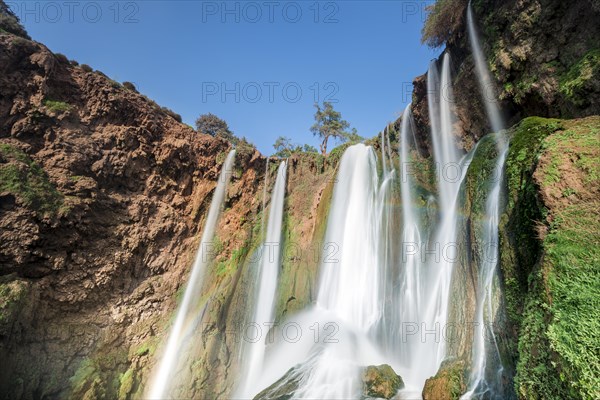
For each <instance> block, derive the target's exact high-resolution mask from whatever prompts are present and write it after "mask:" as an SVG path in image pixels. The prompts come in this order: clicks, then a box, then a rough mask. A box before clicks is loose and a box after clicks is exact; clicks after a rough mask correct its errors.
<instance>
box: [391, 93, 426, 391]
mask: <svg viewBox="0 0 600 400" xmlns="http://www.w3.org/2000/svg"><path fill="white" fill-rule="evenodd" d="M409 135H410V136H412V113H411V109H410V104H409V105H408V106H407V107H406V108H405V109H404V112H403V114H402V125H401V129H400V171H401V173H400V195H401V199H402V222H403V230H402V244H401V249H400V254H401V256H402V259H401V265H402V269H401V273H400V276H401V278H400V290H399V293H398V295H399V296H400V300H399V302H398V307H399V310H398V313H399V321H398V322H399V324H397V326H395V329H396V330H397V332H398V333H402V332H403V329H406V328H407V327H408V325H409V324H411V325H412V324H416V325H420V324H419V321H420V320H421V305H422V297H421V296H422V294H421V292H422V286H423V282H422V279H421V262H420V257H419V254H420V253H419V251H418V249H420V247H421V244H422V241H421V229H422V228H421V226H420V224H419V218H418V216H417V211H416V209H415V202H416V199H415V198H414V195H415V191H414V183H413V179H412V174H413V173H414V171H413V169H412V167H413V164H412V163H411V159H410V154H409V151H410V146H409ZM403 339H404V340H402V338H396V340H395V342H396V343H395V344H396V345H399V353H400V362H401V363H402V364H403V365H404V367H405V370H406V371H407V372H405V377H406V378H405V379H406V381H407V382H410V383H413V382H417V381H418V380H419V379H420V378H419V375H420V373H421V372H423V373H424V374H425V375H427V374H429V372H424V371H423V369H424V368H414V369H413V370H412V371H411V368H410V366H414V365H415V364H414V363H415V361H416V360H417V358H421V359H422V357H427V356H426V355H425V353H426V349H425V348H424V347H425V346H423V343H422V342H421V340H420V335H406V337H404V338H403ZM403 342H404V343H403ZM422 361H423V362H422V364H421V365H422V366H425V365H427V364H428V363H427V362H426V361H424V360H423V359H422ZM434 373H435V371H434ZM429 376H430V375H429ZM417 385H418V383H417Z"/></svg>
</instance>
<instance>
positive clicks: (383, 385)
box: [362, 364, 404, 399]
mask: <svg viewBox="0 0 600 400" xmlns="http://www.w3.org/2000/svg"><path fill="white" fill-rule="evenodd" d="M362 381H363V395H364V396H366V397H377V398H382V399H391V398H392V397H394V396H395V395H396V393H398V391H399V390H400V389H402V388H403V387H404V381H402V378H401V377H400V375H398V374H396V372H394V370H393V369H392V367H390V366H389V365H387V364H383V365H379V366H375V365H370V366H368V367H366V368H365V369H364V371H363V374H362Z"/></svg>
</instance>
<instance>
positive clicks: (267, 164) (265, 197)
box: [260, 157, 271, 235]
mask: <svg viewBox="0 0 600 400" xmlns="http://www.w3.org/2000/svg"><path fill="white" fill-rule="evenodd" d="M270 161H271V159H270V158H269V157H267V162H266V166H265V184H264V186H263V198H262V218H261V223H260V233H261V235H264V233H265V208H266V205H267V187H269V162H270Z"/></svg>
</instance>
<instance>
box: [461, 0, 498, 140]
mask: <svg viewBox="0 0 600 400" xmlns="http://www.w3.org/2000/svg"><path fill="white" fill-rule="evenodd" d="M467 30H468V31H469V42H470V44H471V51H472V53H473V59H474V60H475V70H476V72H477V78H478V81H479V89H480V90H481V96H482V98H483V104H485V110H486V113H487V116H488V119H489V121H490V124H491V125H492V131H494V132H500V131H501V130H502V129H504V123H503V121H502V116H501V114H500V110H499V109H498V103H497V100H498V99H497V97H496V90H495V85H494V83H493V82H492V79H491V77H490V71H489V70H488V68H487V65H486V62H485V57H484V55H483V52H482V51H481V45H480V44H479V37H478V35H477V31H476V30H475V23H474V22H473V10H472V8H471V2H469V6H468V8H467ZM490 92H491V93H490Z"/></svg>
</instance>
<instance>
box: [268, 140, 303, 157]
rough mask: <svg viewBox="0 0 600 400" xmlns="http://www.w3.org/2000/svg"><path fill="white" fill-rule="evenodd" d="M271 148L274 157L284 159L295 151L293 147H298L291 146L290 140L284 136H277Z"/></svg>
mask: <svg viewBox="0 0 600 400" xmlns="http://www.w3.org/2000/svg"><path fill="white" fill-rule="evenodd" d="M273 147H274V148H275V151H276V153H275V156H277V157H282V158H286V157H289V156H291V155H292V153H293V152H294V150H295V149H294V147H296V148H297V147H298V146H294V145H293V144H292V139H290V138H288V137H284V136H279V137H278V138H277V140H275V144H274V145H273Z"/></svg>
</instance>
